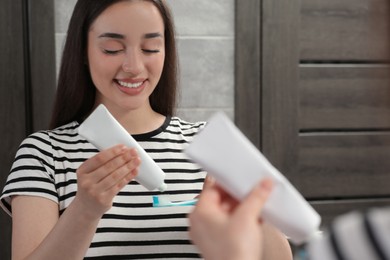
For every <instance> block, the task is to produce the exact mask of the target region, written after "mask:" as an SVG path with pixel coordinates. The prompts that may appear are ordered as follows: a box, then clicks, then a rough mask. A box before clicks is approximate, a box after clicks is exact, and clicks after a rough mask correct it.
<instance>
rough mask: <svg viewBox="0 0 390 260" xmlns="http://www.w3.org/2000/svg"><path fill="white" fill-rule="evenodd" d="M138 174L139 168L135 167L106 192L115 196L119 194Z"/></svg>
mask: <svg viewBox="0 0 390 260" xmlns="http://www.w3.org/2000/svg"><path fill="white" fill-rule="evenodd" d="M137 175H138V168H135V169H134V170H132V171H131V172H129V173H128V174H126V175H125V176H124V177H123V178H122V179H121V180H119V181H118V182H117V183H116V184H115V185H113V186H111V188H109V189H107V190H106V191H105V193H106V194H107V195H108V196H110V197H114V196H116V195H117V194H118V192H119V191H120V190H122V189H123V188H124V187H125V186H126V185H127V184H128V183H129V182H130V181H131V180H133V179H134V178H135V177H136V176H137Z"/></svg>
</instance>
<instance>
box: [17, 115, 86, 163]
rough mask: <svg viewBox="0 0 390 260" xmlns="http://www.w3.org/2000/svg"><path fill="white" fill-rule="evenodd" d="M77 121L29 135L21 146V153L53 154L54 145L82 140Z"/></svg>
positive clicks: (19, 150)
mask: <svg viewBox="0 0 390 260" xmlns="http://www.w3.org/2000/svg"><path fill="white" fill-rule="evenodd" d="M78 126H79V124H78V123H77V122H72V123H69V124H66V125H63V126H61V127H58V128H55V129H52V130H41V131H37V132H34V133H32V134H30V135H29V136H27V137H26V138H25V139H24V140H23V141H22V143H21V144H20V146H19V149H18V152H19V153H25V152H27V153H39V154H46V155H47V156H50V155H51V151H52V150H53V147H58V146H63V145H64V144H69V143H74V142H75V143H77V142H80V140H79V139H80V136H79V135H78V131H77V129H78Z"/></svg>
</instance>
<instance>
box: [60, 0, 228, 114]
mask: <svg viewBox="0 0 390 260" xmlns="http://www.w3.org/2000/svg"><path fill="white" fill-rule="evenodd" d="M167 2H168V3H169V5H170V6H171V9H172V12H173V15H174V19H175V23H176V31H177V36H178V38H177V40H178V48H179V57H180V58H179V60H180V75H181V77H180V86H181V93H180V102H179V109H178V115H179V116H180V117H182V118H183V119H186V120H188V121H198V120H207V119H208V117H209V116H210V115H211V114H212V113H214V112H215V111H219V110H222V111H224V112H225V113H227V114H228V115H229V116H230V117H231V118H233V115H234V6H235V0H213V1H210V0H167ZM75 3H76V0H55V10H56V18H55V19H56V46H57V50H56V53H57V68H58V64H59V60H60V58H61V52H62V47H63V42H64V39H65V36H66V30H67V26H68V22H69V19H70V15H71V12H72V10H73V7H74V5H75ZM57 70H58V69H57Z"/></svg>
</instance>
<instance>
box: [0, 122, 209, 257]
mask: <svg viewBox="0 0 390 260" xmlns="http://www.w3.org/2000/svg"><path fill="white" fill-rule="evenodd" d="M203 126H204V123H203V122H199V123H188V122H185V121H183V120H181V119H179V118H177V117H172V118H170V117H167V119H166V120H165V123H164V125H163V126H161V127H160V128H159V129H157V130H155V131H152V132H150V133H146V134H141V135H133V137H134V138H135V139H136V140H137V141H138V142H139V144H140V145H141V146H142V147H143V148H144V149H145V150H146V152H147V153H148V154H149V155H150V156H151V157H152V158H153V159H154V161H155V162H156V163H157V164H158V165H159V166H160V167H161V169H162V170H163V171H164V172H165V174H166V177H165V183H166V184H167V185H168V187H167V189H166V191H164V192H163V193H160V192H158V191H149V190H147V189H145V188H144V187H143V186H141V185H140V184H138V183H137V182H135V181H132V182H130V183H129V184H128V185H127V186H125V187H124V188H123V190H121V191H120V192H119V194H118V195H117V196H116V197H115V198H114V201H113V206H112V208H111V209H110V210H109V211H107V212H106V214H104V216H103V217H102V219H101V221H100V222H99V225H98V228H97V231H96V234H95V236H94V238H93V240H92V243H91V245H90V248H89V249H88V251H87V254H86V258H85V259H198V258H200V255H199V252H198V250H197V249H196V248H195V246H194V245H192V244H191V242H190V240H189V238H188V232H187V231H188V221H187V214H188V213H189V211H190V210H191V208H192V207H188V206H182V207H160V208H156V207H152V195H158V194H161V195H165V196H167V197H168V198H170V199H171V200H172V201H182V200H188V199H193V198H194V197H195V196H197V195H198V194H199V193H200V191H201V189H202V186H203V181H204V178H205V175H206V173H205V172H204V171H203V170H202V169H200V167H199V166H198V165H197V164H194V163H192V162H190V161H189V160H188V158H187V157H186V156H185V154H184V153H183V149H184V148H185V147H186V145H188V143H189V142H191V140H192V139H193V137H194V136H195V135H196V133H197V132H198V131H199V130H200V129H202V127H203ZM78 127H79V124H78V123H77V122H72V123H69V124H67V125H64V126H62V127H59V128H57V129H54V130H50V131H40V132H37V133H34V134H32V135H30V136H29V137H27V138H26V139H25V140H24V141H23V142H22V144H21V145H20V147H19V149H18V152H17V154H16V157H15V161H14V163H13V166H12V168H11V172H10V175H9V176H8V179H7V182H6V185H5V187H4V190H3V193H2V196H1V206H2V207H3V208H4V209H5V211H7V212H8V213H9V214H12V208H11V204H10V198H11V196H14V195H30V196H40V197H44V198H48V199H50V200H52V201H54V202H56V203H58V205H59V210H60V214H61V213H62V212H64V210H66V208H67V207H68V206H69V204H70V203H71V202H72V200H73V199H74V197H75V195H76V191H77V177H76V169H77V168H78V167H79V166H80V165H81V164H82V163H83V162H84V161H85V160H87V159H88V158H90V157H92V156H93V155H95V154H96V153H97V152H98V150H97V149H96V148H95V147H94V146H93V145H92V144H90V143H89V142H88V141H86V140H85V139H83V138H82V137H81V136H80V135H78Z"/></svg>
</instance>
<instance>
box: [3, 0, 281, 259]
mask: <svg viewBox="0 0 390 260" xmlns="http://www.w3.org/2000/svg"><path fill="white" fill-rule="evenodd" d="M176 67H177V62H176V47H175V38H174V28H173V23H172V18H171V15H170V13H169V10H168V8H167V6H166V4H165V1H162V0H99V1H96V0H79V1H78V2H77V4H76V6H75V9H74V12H73V15H72V18H71V21H70V24H69V29H68V35H67V40H66V44H65V47H64V53H63V60H62V64H61V69H60V75H59V80H58V87H57V98H56V102H55V106H54V113H53V118H52V124H51V126H52V129H51V130H48V131H41V132H37V133H34V134H32V135H31V136H29V137H27V138H26V139H25V140H24V141H23V143H22V144H21V146H20V148H19V150H18V152H17V155H16V158H15V161H14V164H13V166H12V169H11V173H10V175H9V178H8V181H7V183H6V186H5V188H4V190H3V194H2V197H1V205H2V206H3V208H4V209H5V210H6V211H8V213H10V214H12V218H13V239H12V254H13V259H83V258H84V259H157V258H164V259H167V258H175V259H180V258H181V259H195V258H201V256H200V255H199V252H198V250H197V249H196V248H195V246H193V245H192V243H191V242H190V240H189V238H188V232H187V230H188V223H187V222H188V221H187V218H186V217H187V213H188V212H189V210H190V209H191V207H171V208H169V207H167V208H153V207H152V195H155V194H158V192H157V191H148V190H146V189H145V188H144V187H143V186H141V185H140V184H138V183H137V182H135V181H133V179H134V177H135V176H136V175H137V169H138V166H139V165H140V163H142V162H140V159H139V158H138V155H137V152H136V151H135V150H134V149H132V148H131V147H124V146H121V145H118V146H115V147H112V148H110V149H107V150H104V151H100V152H99V151H98V150H97V149H96V148H95V147H94V146H93V145H92V144H90V143H88V142H87V141H86V140H85V139H83V138H81V137H80V136H79V135H78V131H77V130H78V127H79V125H80V123H81V122H82V121H83V120H84V119H85V118H86V117H87V116H88V115H89V114H90V113H91V112H92V111H93V109H94V108H95V107H96V106H97V105H99V104H104V105H105V106H106V107H107V108H108V109H109V110H110V112H111V113H112V114H113V115H114V117H115V118H116V119H117V120H118V121H119V122H120V123H121V124H122V125H123V126H124V127H125V129H126V130H127V131H128V132H129V133H130V134H132V135H133V137H134V138H135V139H136V140H137V141H138V142H139V143H140V145H141V146H142V147H143V148H144V149H145V150H146V151H147V152H148V153H149V154H150V156H151V157H152V158H153V159H154V160H155V161H156V162H157V163H158V165H159V166H160V167H161V168H162V169H163V170H164V172H165V173H166V180H165V182H166V183H167V185H168V188H167V190H166V191H165V192H164V193H163V194H164V195H165V196H168V197H169V198H170V199H172V200H187V199H192V198H194V197H195V196H197V195H198V194H199V193H200V191H201V190H202V186H203V181H204V178H205V175H206V173H205V172H204V171H202V169H200V168H199V166H197V165H196V164H193V163H191V162H190V161H189V160H188V158H187V157H186V156H185V155H184V154H183V153H182V150H183V149H184V147H185V146H186V145H187V144H188V143H189V142H191V140H192V138H193V136H194V135H195V134H196V133H197V132H198V131H199V130H200V129H201V128H202V127H203V125H204V124H203V123H201V122H199V123H187V122H185V121H183V120H181V119H179V118H177V117H174V108H175V101H176V85H177V83H176ZM275 232H276V231H275ZM276 245H277V243H276ZM270 249H272V247H270Z"/></svg>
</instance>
